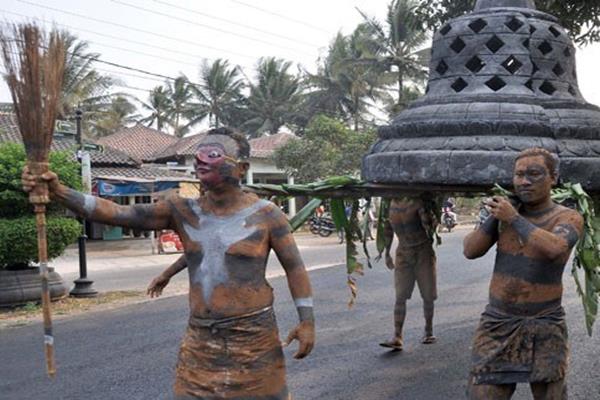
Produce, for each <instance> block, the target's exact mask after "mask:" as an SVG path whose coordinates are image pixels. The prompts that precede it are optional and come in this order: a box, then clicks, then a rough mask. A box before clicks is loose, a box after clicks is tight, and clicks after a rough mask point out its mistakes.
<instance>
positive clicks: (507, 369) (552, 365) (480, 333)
mask: <svg viewBox="0 0 600 400" xmlns="http://www.w3.org/2000/svg"><path fill="white" fill-rule="evenodd" d="M557 180H558V165H557V161H556V158H555V157H554V156H553V155H552V154H551V153H549V152H548V151H546V150H544V149H540V148H533V149H528V150H524V151H523V152H521V153H520V154H519V155H518V156H517V158H516V161H515V165H514V170H513V184H514V188H515V192H516V195H517V198H518V200H517V201H515V202H514V203H511V201H510V200H509V199H507V198H505V197H499V196H496V197H494V198H493V199H492V200H491V201H490V202H489V203H488V205H489V207H490V212H491V216H490V217H489V218H488V219H487V220H486V221H485V222H484V223H483V224H482V225H481V226H480V227H479V228H478V229H477V230H476V231H473V232H471V233H470V234H469V235H467V237H466V238H465V240H464V254H465V257H467V258H469V259H474V258H478V257H481V256H483V255H484V254H485V253H487V251H488V250H489V249H490V248H491V247H492V246H493V245H494V244H497V252H496V261H495V265H494V273H493V275H492V281H491V283H490V291H489V304H488V305H487V306H486V308H485V311H484V312H483V314H482V316H481V320H480V323H479V327H478V328H477V331H476V332H475V338H474V340H473V353H472V368H471V377H470V382H469V389H468V393H469V398H470V399H473V400H484V399H486V400H488V399H494V400H502V399H510V398H511V396H512V394H513V393H514V391H515V389H516V385H517V383H520V382H528V383H529V384H530V386H531V392H532V393H533V397H534V398H535V399H536V400H538V399H539V400H541V399H545V400H565V399H567V385H566V381H565V379H566V372H567V358H568V347H567V326H566V323H565V312H564V310H563V308H562V305H561V301H562V292H563V286H562V274H563V270H564V267H565V264H566V262H567V260H568V259H569V255H570V254H571V250H572V248H573V246H575V244H576V242H577V240H578V239H579V238H580V237H581V235H582V232H583V219H582V217H581V215H579V214H578V213H577V212H576V211H574V210H571V209H569V208H566V207H563V206H561V205H558V204H556V203H554V202H553V201H552V199H551V197H550V191H551V189H552V186H553V185H555V184H556V183H557Z"/></svg>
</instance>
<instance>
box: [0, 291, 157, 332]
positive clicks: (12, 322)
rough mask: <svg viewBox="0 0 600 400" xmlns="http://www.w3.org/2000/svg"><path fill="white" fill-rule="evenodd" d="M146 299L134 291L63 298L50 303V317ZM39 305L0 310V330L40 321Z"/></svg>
mask: <svg viewBox="0 0 600 400" xmlns="http://www.w3.org/2000/svg"><path fill="white" fill-rule="evenodd" d="M145 299H147V296H146V294H145V292H143V291H136V290H117V291H111V292H104V293H99V294H98V296H97V297H93V298H75V297H64V298H62V299H60V300H57V301H54V302H52V306H51V310H52V316H53V317H56V316H59V318H60V316H68V315H76V314H81V313H83V312H86V311H97V310H100V309H109V308H112V307H114V306H120V305H123V304H130V303H133V302H137V301H143V300H145ZM41 316H42V306H41V303H37V302H29V303H26V304H24V305H22V306H19V307H15V308H5V309H2V308H0V329H3V328H9V327H16V326H22V325H27V324H30V323H32V322H36V321H38V320H41Z"/></svg>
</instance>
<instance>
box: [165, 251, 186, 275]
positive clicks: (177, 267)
mask: <svg viewBox="0 0 600 400" xmlns="http://www.w3.org/2000/svg"><path fill="white" fill-rule="evenodd" d="M186 268H187V260H186V258H185V255H182V256H181V257H179V258H178V259H177V260H176V261H175V262H174V263H173V264H171V265H169V267H167V269H165V270H164V271H163V272H162V273H161V275H162V276H163V277H164V278H166V279H171V278H172V277H174V276H175V275H177V274H178V273H179V272H181V271H183V270H184V269H186Z"/></svg>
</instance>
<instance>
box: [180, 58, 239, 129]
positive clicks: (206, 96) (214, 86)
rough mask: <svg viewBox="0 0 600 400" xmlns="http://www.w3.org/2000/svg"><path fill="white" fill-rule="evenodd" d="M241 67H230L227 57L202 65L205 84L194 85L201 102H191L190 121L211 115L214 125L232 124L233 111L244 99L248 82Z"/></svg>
mask: <svg viewBox="0 0 600 400" xmlns="http://www.w3.org/2000/svg"><path fill="white" fill-rule="evenodd" d="M240 75H241V74H240V71H239V68H238V67H230V66H229V62H228V61H227V60H222V59H218V60H215V61H214V62H213V63H212V64H208V63H207V62H206V61H204V63H203V64H202V66H201V68H200V83H201V84H202V86H196V85H192V86H191V87H190V89H191V91H192V93H193V94H194V96H195V98H196V100H197V101H198V103H196V104H191V105H190V106H191V109H190V118H189V119H190V122H189V124H190V125H193V124H195V123H197V122H200V121H201V120H203V119H204V118H205V117H206V116H208V124H209V125H210V126H211V127H214V128H218V127H219V126H221V125H223V124H225V125H232V123H233V122H234V121H235V116H234V115H232V114H233V113H235V112H236V111H238V109H239V108H240V107H241V105H242V103H243V96H242V90H243V88H244V86H245V84H244V81H243V79H242V78H241V76H240Z"/></svg>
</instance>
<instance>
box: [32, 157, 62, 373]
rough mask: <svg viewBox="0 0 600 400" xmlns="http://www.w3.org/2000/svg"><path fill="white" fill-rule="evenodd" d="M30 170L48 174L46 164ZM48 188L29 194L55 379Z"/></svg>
mask: <svg viewBox="0 0 600 400" xmlns="http://www.w3.org/2000/svg"><path fill="white" fill-rule="evenodd" d="M28 166H29V170H30V171H31V172H32V173H33V174H34V176H41V175H43V174H44V173H45V172H48V163H46V162H34V161H29V162H28ZM49 201H50V198H49V196H48V186H47V185H46V184H45V182H40V183H39V184H38V185H36V188H35V190H34V191H33V192H31V193H30V194H29V202H30V203H32V204H33V211H34V213H35V225H36V228H37V242H38V260H39V263H40V278H41V280H42V315H43V317H44V347H45V354H46V371H47V373H48V376H49V377H51V378H53V377H54V375H55V374H56V365H55V362H54V336H53V334H52V314H51V311H50V303H51V299H50V287H49V285H48V237H47V234H46V204H47V203H49Z"/></svg>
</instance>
